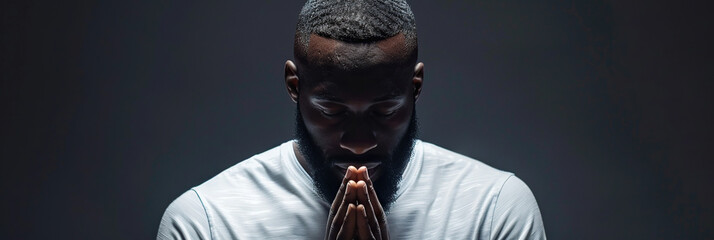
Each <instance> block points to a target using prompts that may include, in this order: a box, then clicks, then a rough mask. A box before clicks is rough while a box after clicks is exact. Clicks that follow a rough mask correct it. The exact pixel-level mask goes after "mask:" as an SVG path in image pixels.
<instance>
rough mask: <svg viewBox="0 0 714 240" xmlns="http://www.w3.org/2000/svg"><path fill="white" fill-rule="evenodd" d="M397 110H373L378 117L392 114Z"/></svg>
mask: <svg viewBox="0 0 714 240" xmlns="http://www.w3.org/2000/svg"><path fill="white" fill-rule="evenodd" d="M396 112H397V110H391V111H374V115H377V116H380V117H389V116H392V115H394V113H396Z"/></svg>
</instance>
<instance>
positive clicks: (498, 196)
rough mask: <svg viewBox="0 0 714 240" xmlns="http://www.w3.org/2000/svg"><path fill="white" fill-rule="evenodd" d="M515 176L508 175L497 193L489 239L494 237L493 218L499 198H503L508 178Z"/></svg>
mask: <svg viewBox="0 0 714 240" xmlns="http://www.w3.org/2000/svg"><path fill="white" fill-rule="evenodd" d="M513 176H515V175H514V174H513V173H511V174H510V175H508V177H507V178H506V180H504V181H503V183H502V184H501V188H500V189H498V194H496V201H495V202H494V203H493V210H492V211H493V213H492V214H491V225H490V226H489V227H490V228H491V229H490V230H489V231H488V235H489V236H488V239H489V240H490V239H492V237H493V218H494V215H495V214H496V207H497V205H498V200H501V192H503V187H504V186H506V182H508V179H511V177H513Z"/></svg>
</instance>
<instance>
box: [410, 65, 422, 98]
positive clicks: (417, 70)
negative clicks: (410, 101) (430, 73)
mask: <svg viewBox="0 0 714 240" xmlns="http://www.w3.org/2000/svg"><path fill="white" fill-rule="evenodd" d="M422 82H424V63H422V62H420V63H417V65H416V66H415V67H414V77H413V78H412V84H414V101H415V102H416V100H418V99H419V94H421V84H422Z"/></svg>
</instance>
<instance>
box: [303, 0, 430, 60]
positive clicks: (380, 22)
mask: <svg viewBox="0 0 714 240" xmlns="http://www.w3.org/2000/svg"><path fill="white" fill-rule="evenodd" d="M399 33H402V34H404V38H405V42H406V45H407V49H412V50H416V48H417V34H416V23H415V21H414V14H413V13H412V10H411V8H409V4H407V2H406V1H405V0H308V1H307V2H306V3H305V5H304V6H303V8H302V11H300V15H299V17H298V24H297V31H296V32H295V55H296V56H305V53H306V52H305V51H307V49H308V45H309V44H310V35H311V34H317V35H320V36H322V37H326V38H331V39H335V40H339V41H343V42H350V43H372V42H376V41H379V40H383V39H387V38H390V37H393V36H395V35H397V34H399Z"/></svg>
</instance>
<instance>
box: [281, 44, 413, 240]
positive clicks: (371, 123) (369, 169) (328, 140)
mask: <svg viewBox="0 0 714 240" xmlns="http://www.w3.org/2000/svg"><path fill="white" fill-rule="evenodd" d="M298 50H300V51H298V52H304V53H305V54H302V55H300V56H297V58H296V62H293V61H289V60H288V61H287V62H286V63H285V83H286V86H287V90H288V93H289V95H290V97H291V98H292V100H293V101H294V102H296V103H299V104H298V105H299V106H298V107H299V108H300V111H301V112H302V114H303V120H304V122H305V126H306V127H307V129H308V131H309V133H310V135H311V136H312V138H313V139H314V141H315V143H316V144H317V145H318V146H319V147H320V149H322V154H323V156H324V157H325V159H347V160H345V161H343V162H339V163H334V166H333V168H334V176H335V181H341V182H342V184H341V186H340V189H339V190H338V193H337V195H336V197H335V200H334V201H333V202H332V205H331V208H330V213H329V216H328V222H327V225H326V229H327V234H326V236H325V239H353V238H354V239H389V232H388V227H387V218H386V215H385V213H384V210H383V209H382V205H381V204H380V203H379V200H378V198H377V194H376V192H375V191H374V187H373V186H372V182H373V181H378V180H379V177H380V173H381V172H380V167H379V164H380V162H379V161H378V160H375V159H388V158H386V157H388V156H391V154H392V152H393V150H394V149H395V147H396V146H397V144H398V143H399V140H400V139H401V138H402V137H403V136H404V134H405V132H406V130H407V127H408V125H409V120H410V117H411V115H412V114H413V109H414V104H415V102H416V100H417V98H418V97H419V93H420V92H421V86H422V81H423V75H424V74H423V69H424V64H423V63H416V54H415V51H416V49H415V48H410V47H408V46H407V44H405V38H404V36H403V35H402V34H398V35H396V36H394V37H391V38H387V39H384V40H381V41H378V42H374V43H346V42H342V41H338V40H334V39H329V38H324V37H321V36H318V35H314V34H313V35H311V37H310V43H309V46H308V49H306V51H302V50H303V49H298ZM296 55H297V54H296ZM293 148H294V150H295V153H296V155H297V157H298V161H299V162H300V164H301V165H302V167H303V168H305V170H306V171H307V172H310V171H309V169H308V167H307V166H308V165H307V163H306V161H305V158H304V156H303V155H302V154H301V153H300V151H299V150H298V148H297V146H296V145H294V146H293ZM326 164H330V163H326ZM347 166H349V167H347Z"/></svg>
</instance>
